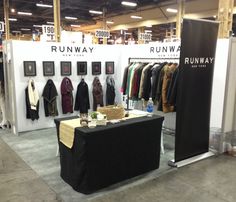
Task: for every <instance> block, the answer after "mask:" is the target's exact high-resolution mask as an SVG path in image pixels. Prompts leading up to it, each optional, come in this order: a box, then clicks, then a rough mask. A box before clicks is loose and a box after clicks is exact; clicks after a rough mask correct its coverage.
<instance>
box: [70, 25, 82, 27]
mask: <svg viewBox="0 0 236 202" xmlns="http://www.w3.org/2000/svg"><path fill="white" fill-rule="evenodd" d="M70 26H71V27H80V25H70Z"/></svg>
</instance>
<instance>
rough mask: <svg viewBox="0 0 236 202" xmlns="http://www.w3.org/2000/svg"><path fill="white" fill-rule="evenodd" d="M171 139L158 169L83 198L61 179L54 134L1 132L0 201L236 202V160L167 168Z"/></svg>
mask: <svg viewBox="0 0 236 202" xmlns="http://www.w3.org/2000/svg"><path fill="white" fill-rule="evenodd" d="M172 139H173V138H172V137H171V136H167V137H165V138H164V142H165V148H166V153H165V155H162V158H161V167H160V169H158V170H156V171H153V172H150V173H147V174H145V175H142V176H139V177H136V178H134V179H131V180H127V181H125V182H122V183H119V184H116V185H113V186H111V187H108V188H106V189H104V190H101V191H99V192H97V193H94V194H91V195H84V194H80V193H78V192H75V191H74V190H73V189H72V188H71V187H70V186H69V185H68V184H66V183H65V182H64V181H63V180H62V179H61V178H60V166H59V158H58V157H56V156H55V154H56V145H57V140H56V131H55V129H46V130H39V131H32V132H27V133H23V134H21V135H20V136H13V135H12V134H11V133H10V132H9V131H7V130H2V131H0V202H5V201H17V202H19V201H24V202H25V201H65V202H73V201H76V202H83V201H90V202H116V201H117V202H118V201H119V202H120V201H122V202H126V201H127V202H133V201H135V202H139V201H140V202H144V201H147V202H152V201H155V202H156V201H160V202H162V201H163V202H164V201H165V202H167V201H171V202H172V201H173V202H182V201H184V202H185V201H186V202H190V201H191V202H195V201H201V202H203V201H204V202H205V201H207V202H211V201H214V202H218V201H223V202H231V201H232V202H233V201H236V192H235V187H236V180H234V179H235V177H236V171H235V168H236V158H234V157H230V156H227V155H221V156H217V157H212V158H209V159H207V160H203V161H201V162H198V163H195V164H192V165H189V166H186V167H183V168H179V169H173V168H170V167H168V166H167V161H168V160H169V159H171V158H172V157H173V145H172V143H170V142H171V141H172V142H173V140H172ZM2 140H4V142H6V143H7V144H8V145H9V146H8V145H7V144H5V143H4V142H3V141H2ZM13 150H14V151H13ZM15 152H16V153H15ZM22 159H23V160H24V161H23V160H22Z"/></svg>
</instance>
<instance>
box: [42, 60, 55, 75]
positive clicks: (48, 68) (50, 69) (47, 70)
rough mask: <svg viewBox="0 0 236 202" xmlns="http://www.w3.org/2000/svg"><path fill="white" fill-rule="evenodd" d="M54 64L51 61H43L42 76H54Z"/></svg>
mask: <svg viewBox="0 0 236 202" xmlns="http://www.w3.org/2000/svg"><path fill="white" fill-rule="evenodd" d="M54 75H55V71H54V62H53V61H43V76H54Z"/></svg>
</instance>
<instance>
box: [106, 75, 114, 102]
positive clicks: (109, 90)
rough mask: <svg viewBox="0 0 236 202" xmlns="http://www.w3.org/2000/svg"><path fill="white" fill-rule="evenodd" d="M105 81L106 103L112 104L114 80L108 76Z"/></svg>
mask: <svg viewBox="0 0 236 202" xmlns="http://www.w3.org/2000/svg"><path fill="white" fill-rule="evenodd" d="M106 82H107V90H106V104H107V105H114V103H115V97H116V92H115V81H114V79H113V78H112V77H110V76H108V77H107V79H106Z"/></svg>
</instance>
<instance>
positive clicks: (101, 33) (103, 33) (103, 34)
mask: <svg viewBox="0 0 236 202" xmlns="http://www.w3.org/2000/svg"><path fill="white" fill-rule="evenodd" d="M95 36H96V37H97V38H110V31H108V30H102V29H97V30H96V31H95Z"/></svg>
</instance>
